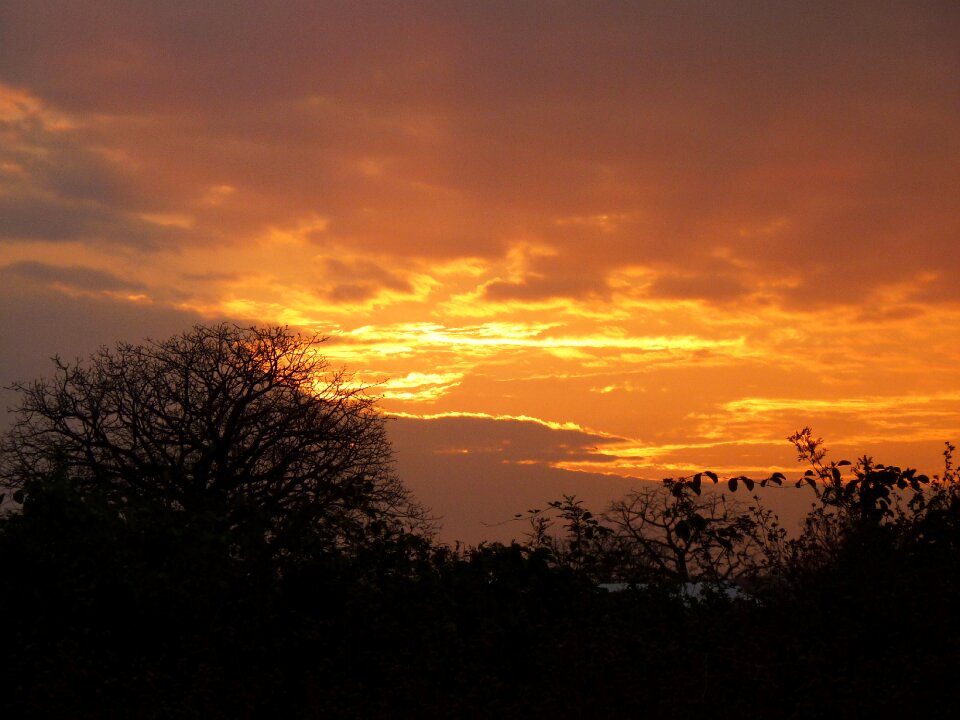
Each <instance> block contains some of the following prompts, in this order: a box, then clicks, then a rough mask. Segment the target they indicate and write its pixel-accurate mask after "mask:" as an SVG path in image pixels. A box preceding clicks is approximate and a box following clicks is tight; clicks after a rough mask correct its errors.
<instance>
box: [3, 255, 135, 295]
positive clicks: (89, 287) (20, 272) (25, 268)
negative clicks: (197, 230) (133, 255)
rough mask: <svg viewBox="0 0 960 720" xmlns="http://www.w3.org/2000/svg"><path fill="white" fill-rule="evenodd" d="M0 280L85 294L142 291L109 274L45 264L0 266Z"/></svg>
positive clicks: (75, 266) (31, 263) (94, 270)
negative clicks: (22, 280)
mask: <svg viewBox="0 0 960 720" xmlns="http://www.w3.org/2000/svg"><path fill="white" fill-rule="evenodd" d="M0 277H18V278H22V279H25V280H33V281H36V282H38V283H40V284H43V285H54V286H60V287H66V288H70V289H74V290H82V291H87V292H104V291H107V292H110V291H127V292H141V291H143V290H145V289H146V287H145V286H144V285H142V284H141V283H138V282H134V281H130V280H124V279H123V278H120V277H117V276H116V275H113V274H112V273H109V272H106V271H104V270H97V269H95V268H89V267H82V266H78V265H47V264H46V263H41V262H34V261H30V260H24V261H21V262H16V263H11V264H10V265H4V266H2V267H0Z"/></svg>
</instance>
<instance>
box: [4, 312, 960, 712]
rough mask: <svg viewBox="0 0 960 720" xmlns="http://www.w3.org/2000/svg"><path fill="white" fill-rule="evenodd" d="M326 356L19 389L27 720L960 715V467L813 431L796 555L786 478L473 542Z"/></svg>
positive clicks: (14, 593)
mask: <svg viewBox="0 0 960 720" xmlns="http://www.w3.org/2000/svg"><path fill="white" fill-rule="evenodd" d="M308 347H310V343H309V342H308V341H305V340H304V339H302V338H298V337H297V336H292V335H290V334H288V333H287V332H286V331H284V330H281V329H272V330H267V331H259V330H251V331H246V330H237V329H235V328H227V327H223V326H221V327H218V328H197V329H195V330H194V331H192V332H191V333H187V334H185V335H183V336H181V337H179V338H174V339H173V340H171V341H167V342H165V343H155V344H151V345H147V346H137V347H132V346H121V347H120V348H119V350H118V351H116V352H113V353H111V352H107V351H104V352H103V353H101V354H100V355H98V356H96V357H95V358H94V359H92V361H91V363H90V364H89V365H87V366H83V367H81V366H73V365H68V364H64V363H58V365H57V374H56V376H55V378H54V379H53V380H46V381H38V382H37V383H33V384H29V385H22V386H18V387H19V390H20V393H21V399H22V406H21V409H20V412H19V413H18V423H17V424H16V425H15V426H14V428H13V429H12V430H11V431H9V432H8V433H7V435H6V436H5V438H4V440H3V444H2V456H0V472H2V477H3V482H4V485H5V486H6V491H7V499H6V504H5V507H6V511H5V513H4V514H3V516H2V518H0V561H2V563H3V565H2V578H3V587H2V592H0V617H2V618H3V622H4V633H3V642H2V645H0V659H2V663H3V666H2V669H0V670H2V671H0V712H2V713H3V716H4V717H72V718H73V717H157V718H161V717H162V718H170V717H196V716H202V717H210V718H217V717H229V718H244V717H470V718H472V717H478V718H485V717H490V718H493V717H497V718H499V717H528V716H531V715H540V716H545V717H556V718H570V717H595V716H598V715H601V714H607V713H623V712H632V713H634V714H636V715H640V714H643V715H646V716H648V717H669V718H682V717H762V716H766V717H791V718H792V717H796V718H800V717H804V718H806V717H816V716H826V715H829V716H834V715H840V714H847V713H851V714H852V713H858V714H868V713H883V715H885V716H887V715H890V714H892V713H898V712H910V713H911V714H917V713H919V712H923V711H926V712H927V713H928V714H929V715H934V716H948V715H950V716H952V713H953V705H954V704H955V703H956V701H957V700H960V689H958V684H957V683H956V682H955V679H954V675H955V667H954V664H955V662H956V659H957V658H958V657H960V622H958V601H960V489H958V483H957V476H956V472H955V470H954V468H953V465H952V463H953V457H952V451H953V447H952V446H950V445H948V446H947V449H946V451H945V453H944V456H945V465H944V469H943V470H942V472H941V473H939V474H938V475H933V476H931V477H927V476H924V475H921V474H919V473H917V472H916V471H914V470H910V469H901V468H898V467H894V466H889V465H882V464H879V463H876V462H874V461H873V460H872V459H870V458H866V457H864V458H861V459H860V460H858V461H857V462H855V463H853V464H851V463H846V462H844V461H840V462H828V461H827V459H826V455H825V453H824V450H823V446H822V443H821V442H820V441H819V440H818V439H815V438H814V436H813V435H812V433H811V432H810V431H809V430H807V429H805V430H803V431H801V432H799V433H797V434H796V435H794V436H793V437H792V438H791V441H792V442H793V443H794V445H795V446H796V447H797V449H798V450H799V453H800V458H801V460H803V461H804V462H805V463H806V465H807V466H808V470H807V471H806V474H805V475H804V476H803V477H802V478H801V479H800V481H799V482H798V485H799V486H800V487H798V488H797V489H796V492H805V493H809V495H810V497H811V499H812V502H813V505H812V508H811V512H810V514H809V515H808V517H807V519H806V522H805V524H804V526H803V529H802V531H801V532H799V533H798V534H795V535H793V536H791V535H789V534H788V533H787V532H786V531H785V530H784V529H783V528H782V527H780V525H779V524H778V522H777V520H776V518H775V517H774V516H773V515H772V514H771V513H770V512H769V511H767V510H765V509H764V508H763V507H762V505H761V504H760V503H759V501H758V500H757V499H755V498H752V496H751V493H752V492H754V491H756V488H757V487H759V486H760V485H769V484H776V485H780V484H783V483H784V481H785V478H784V477H783V476H782V475H779V474H774V475H772V476H771V477H769V478H765V479H751V478H746V477H736V478H722V479H721V478H718V477H717V476H716V475H715V474H713V473H711V472H706V471H705V472H703V473H698V474H696V475H693V476H690V477H684V478H673V479H669V480H666V481H664V482H663V484H659V485H658V484H653V483H650V484H648V485H647V486H646V487H644V488H640V489H638V490H637V491H636V492H634V493H632V494H631V495H629V496H628V497H626V498H624V499H623V500H622V501H620V502H617V503H615V504H614V505H613V506H612V507H611V508H609V509H607V511H605V512H603V513H599V514H595V513H594V512H591V511H590V510H589V509H587V508H585V507H583V505H582V503H581V502H579V501H578V500H577V499H576V498H574V497H565V498H562V499H560V500H558V501H556V502H553V503H551V504H550V505H548V506H547V508H546V509H545V510H543V511H540V510H534V511H530V512H528V513H527V517H523V516H521V517H520V518H519V520H520V521H521V522H522V523H528V528H529V529H528V532H527V534H526V536H525V538H524V539H523V541H521V542H514V543H512V544H510V545H501V544H485V545H480V546H479V547H472V548H449V547H444V546H440V545H438V544H436V543H435V542H433V541H432V539H431V537H430V533H429V528H428V527H427V525H426V523H425V521H424V517H423V513H422V511H420V510H419V509H418V508H417V507H416V505H415V504H414V503H413V502H412V501H411V499H410V498H409V497H408V495H407V494H406V492H405V490H404V489H403V487H402V485H401V484H399V481H398V480H397V479H396V478H395V477H393V475H392V474H391V472H390V470H389V463H388V462H386V458H387V455H386V454H385V452H388V450H389V448H386V447H385V445H384V443H385V440H384V439H383V437H384V436H383V435H382V432H381V431H382V425H381V424H380V423H379V421H378V420H377V416H376V415H375V414H373V413H372V409H371V406H370V403H369V401H368V400H367V399H366V397H365V396H363V395H362V393H359V392H358V391H357V390H351V389H350V387H349V384H348V383H346V382H345V381H344V378H343V377H342V376H334V378H333V379H332V380H331V381H328V382H327V384H321V385H320V386H318V387H319V388H320V389H321V390H323V389H325V390H326V392H319V393H317V392H314V388H313V386H311V392H310V393H307V392H306V391H305V389H304V387H303V386H302V384H301V383H302V381H303V380H304V378H306V377H307V376H301V375H299V374H298V372H297V371H298V368H300V369H302V368H301V367H300V366H299V365H298V363H304V362H309V363H316V362H317V361H316V360H315V359H313V358H314V357H315V356H313V355H311V354H309V353H305V352H304V351H305V349H306V348H308ZM190 353H193V354H192V355H190V358H191V359H190V361H189V362H186V361H185V360H184V358H185V357H187V355H189V354H190ZM134 361H136V362H134ZM311 367H312V372H317V371H323V370H326V368H325V366H322V365H315V364H314V365H312V366H311ZM281 377H285V378H287V379H285V380H282V381H280V380H279V378H281ZM291 378H292V379H291ZM78 379H79V380H82V382H79V381H78ZM310 382H311V383H314V379H311V380H310ZM291 409H293V410H295V411H296V412H294V413H293V415H292V416H291V415H290V412H291ZM291 418H292V420H291ZM324 423H325V424H324ZM188 426H189V427H188ZM318 427H321V428H324V431H323V432H314V431H315V430H317V428H318ZM337 432H339V433H340V434H339V435H337ZM271 440H272V441H273V442H274V443H275V444H274V445H273V446H271V447H272V450H270V451H269V452H267V451H266V450H263V452H261V450H262V449H263V448H265V447H266V446H267V445H268V441H271ZM308 440H309V441H308ZM151 453H152V454H151ZM737 498H746V499H745V500H742V501H741V502H740V503H737V502H734V500H735V499H737ZM611 583H616V585H615V586H614V585H610V584H611ZM607 588H612V589H607ZM732 588H737V592H732V591H731V589H732Z"/></svg>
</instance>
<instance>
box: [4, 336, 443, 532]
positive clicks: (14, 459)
mask: <svg viewBox="0 0 960 720" xmlns="http://www.w3.org/2000/svg"><path fill="white" fill-rule="evenodd" d="M322 341H323V339H322V338H319V337H316V336H313V337H307V336H303V335H300V334H294V333H292V332H290V331H289V330H287V329H286V328H282V327H267V328H256V327H252V328H239V327H235V326H230V325H223V324H221V325H216V326H213V327H203V326H197V327H195V328H193V329H192V330H191V331H188V332H185V333H183V334H182V335H178V336H175V337H172V338H170V339H168V340H165V341H162V342H156V341H148V342H147V343H146V344H142V345H132V344H128V343H120V344H118V345H117V346H116V348H115V349H113V350H110V349H107V348H101V349H100V350H99V351H98V352H97V353H95V354H94V355H92V356H91V358H90V360H89V362H88V363H86V364H83V363H81V362H80V361H77V362H75V363H70V362H65V361H63V360H62V359H60V358H59V357H57V358H54V363H55V368H54V374H53V377H51V378H42V379H39V380H36V381H34V382H29V383H17V384H15V385H13V387H12V389H13V390H15V391H16V392H18V393H19V396H20V402H19V407H18V408H17V409H16V410H15V413H16V416H17V419H16V422H15V424H14V425H13V426H12V428H11V429H10V430H9V431H8V432H7V433H6V435H5V436H4V437H3V438H2V440H0V483H2V484H3V485H4V486H6V487H7V488H12V489H20V490H23V489H24V488H25V486H26V484H27V483H29V481H30V479H31V478H36V477H38V476H43V475H44V474H50V473H55V472H59V473H65V474H66V475H67V476H68V477H69V478H70V479H71V481H72V482H73V483H75V484H76V485H77V486H78V487H81V488H97V489H99V490H105V491H108V492H109V493H111V496H112V498H113V500H114V501H115V502H116V503H117V504H118V505H120V506H121V507H122V506H124V505H126V504H129V503H130V502H131V501H134V500H138V499H144V498H146V499H151V500H155V501H159V502H161V503H163V504H165V505H167V506H168V507H170V508H173V509H178V510H182V511H185V512H188V513H193V514H196V513H208V514H212V515H215V516H217V517H220V518H222V520H223V521H224V522H226V523H227V524H228V525H229V526H236V525H237V524H240V523H244V522H249V521H250V520H251V518H256V519H257V521H259V522H262V523H263V524H264V526H265V527H266V528H268V530H267V532H277V531H278V530H279V528H281V527H282V526H284V525H290V524H296V525H297V526H298V527H300V528H304V527H313V528H317V527H324V528H326V529H327V530H329V531H330V532H331V533H332V536H338V537H340V538H341V539H342V538H343V537H346V536H347V535H349V534H350V533H353V534H354V535H356V534H358V533H359V534H362V533H364V532H365V531H367V530H369V529H370V528H371V527H373V526H376V527H377V528H378V529H379V530H380V531H382V530H383V529H384V527H385V526H391V527H408V528H409V527H422V526H423V519H424V515H423V511H422V510H421V508H420V507H418V506H417V505H416V503H414V502H413V501H412V499H411V497H410V494H409V493H408V491H407V490H406V489H405V488H404V487H403V485H402V484H401V482H400V480H399V479H398V477H397V476H396V474H395V472H394V470H393V465H392V458H391V449H390V445H389V443H388V440H387V438H386V434H385V429H384V418H383V416H382V415H381V414H380V413H379V412H377V410H376V408H375V405H374V402H375V401H374V398H372V397H370V396H369V395H368V394H366V393H365V392H364V390H363V389H362V388H360V387H357V386H355V385H353V384H351V383H350V378H349V377H348V376H347V375H345V374H344V373H343V372H342V371H334V370H331V368H330V366H329V364H328V363H327V362H326V360H325V359H324V358H323V357H322V356H321V355H320V354H319V353H318V351H317V345H318V344H319V343H321V342H322Z"/></svg>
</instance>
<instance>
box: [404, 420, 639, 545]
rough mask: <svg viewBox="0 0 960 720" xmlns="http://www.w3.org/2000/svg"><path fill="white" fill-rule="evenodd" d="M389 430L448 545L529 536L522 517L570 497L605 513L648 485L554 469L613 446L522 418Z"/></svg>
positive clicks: (407, 477) (423, 423)
mask: <svg viewBox="0 0 960 720" xmlns="http://www.w3.org/2000/svg"><path fill="white" fill-rule="evenodd" d="M388 432H389V435H390V439H391V442H392V443H393V446H394V450H395V452H396V460H397V469H398V471H399V472H400V474H401V477H403V479H404V482H405V483H407V485H408V486H409V487H410V488H411V489H412V490H413V492H414V493H415V494H416V496H417V497H418V498H419V499H420V500H421V501H422V502H424V503H425V504H426V505H428V506H430V507H431V509H432V510H433V512H434V514H436V515H437V516H439V518H440V521H441V533H440V537H441V539H442V540H444V541H447V542H454V541H456V540H461V541H464V542H468V543H478V542H480V541H482V540H487V541H490V540H502V541H508V540H510V539H512V538H522V537H523V535H524V533H525V532H527V531H528V530H529V526H528V525H527V524H525V523H524V522H523V521H522V520H521V521H515V520H513V517H514V515H516V514H517V513H525V512H526V511H527V510H529V509H533V508H541V509H542V508H546V507H547V503H549V502H550V501H552V500H557V499H559V498H561V497H563V496H564V495H576V496H577V497H578V498H581V499H583V500H585V501H586V503H587V506H588V507H590V508H592V509H594V510H603V509H605V508H606V507H607V506H608V505H609V504H610V503H611V502H612V501H613V500H617V499H619V498H621V497H623V495H625V494H626V493H627V492H628V491H629V490H630V489H631V488H632V487H636V486H637V485H638V484H642V483H643V482H644V481H642V480H638V479H636V478H621V477H613V476H608V475H601V474H597V473H582V472H571V471H568V470H562V469H558V468H555V467H552V466H550V465H549V464H548V463H549V462H551V461H560V460H573V459H582V458H586V457H590V458H593V459H597V457H598V456H597V455H596V454H595V453H593V452H592V451H591V448H593V447H595V446H597V445H599V444H603V443H605V442H610V441H611V440H610V439H609V438H606V437H601V436H596V435H593V434H591V433H586V432H581V431H572V430H553V429H550V428H548V427H545V426H543V425H540V424H538V423H534V422H520V421H516V420H494V419H484V418H438V419H433V420H417V419H411V418H400V419H396V420H393V421H391V422H390V423H389V424H388ZM461 450H467V452H459V451H461ZM524 460H526V461H529V460H533V461H534V462H532V463H530V462H524V463H522V464H521V462H520V461H524Z"/></svg>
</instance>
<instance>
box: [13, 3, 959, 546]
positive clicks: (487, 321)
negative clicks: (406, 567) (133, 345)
mask: <svg viewBox="0 0 960 720" xmlns="http://www.w3.org/2000/svg"><path fill="white" fill-rule="evenodd" d="M958 271H960V3H957V2H955V1H954V0H947V1H945V2H882V1H877V2H836V1H833V2H769V1H767V0H763V1H757V2H747V1H740V2H723V1H718V0H709V1H704V2H680V1H678V2H632V3H626V2H618V3H605V2H521V1H520V0H512V1H510V2H493V1H489V2H488V1H485V2H480V1H476V2H452V1H451V2H435V3H419V2H375V3H364V2H328V3H317V2H284V3H276V4H274V3H264V2H259V1H257V2H254V1H250V2H229V3H228V2H196V1H195V0H191V1H190V2H173V1H169V0H168V1H167V2H163V3H158V2H119V3H118V2H106V1H98V2H86V3H84V2H62V3H58V2H42V1H40V0H31V1H30V2H4V3H2V5H0V310H2V312H0V382H2V384H8V383H9V382H11V381H13V380H18V379H21V380H22V379H30V378H33V377H35V376H37V375H42V374H45V373H48V372H49V368H50V365H49V361H48V360H47V358H49V356H51V355H52V354H54V353H57V352H59V353H61V354H64V355H67V356H68V357H72V356H74V355H81V356H82V355H87V354H89V353H90V352H91V351H93V350H94V349H96V347H97V346H98V345H100V344H102V343H106V344H112V343H113V342H114V341H116V340H119V339H125V340H140V339H142V338H144V337H146V336H152V337H157V338H163V337H165V336H166V335H169V334H172V333H174V332H178V331H180V330H184V329H187V328H189V327H190V326H191V325H193V324H194V323H196V322H211V321H218V320H229V321H235V322H239V323H246V324H250V323H253V322H257V323H281V324H289V325H291V326H294V327H296V328H301V329H304V330H306V331H316V332H320V333H322V334H324V335H327V336H329V340H328V341H327V343H326V344H325V345H324V346H323V351H324V352H325V354H326V355H327V357H328V358H329V359H330V361H331V362H332V363H333V364H334V365H335V366H346V367H347V368H348V369H349V370H352V371H354V372H356V373H357V375H358V377H359V378H360V379H361V380H362V381H364V382H367V383H371V384H375V385H376V387H375V388H374V390H373V392H375V393H377V394H380V395H382V396H383V399H382V401H381V403H380V404H381V407H382V408H383V409H384V410H386V411H388V412H390V413H392V414H395V415H396V416H398V417H399V419H398V420H396V421H394V422H392V423H391V434H392V437H393V440H394V444H395V448H396V451H397V459H398V467H399V470H400V471H401V474H402V476H403V478H404V480H405V481H406V482H407V483H408V485H409V486H410V487H411V488H413V490H414V491H415V492H416V493H417V495H418V496H419V497H421V499H422V500H423V501H424V502H425V503H426V504H428V505H430V506H432V508H433V510H434V512H435V513H436V514H437V515H438V516H440V517H441V518H442V522H443V524H444V531H443V533H444V534H443V537H445V538H446V539H453V538H462V539H465V540H468V541H471V542H476V541H478V540H480V539H481V538H483V537H503V536H509V535H511V534H516V533H518V532H522V531H523V528H518V527H513V526H511V525H509V524H508V525H507V526H503V525H496V524H497V523H500V522H502V521H505V520H508V519H509V518H510V517H511V516H512V515H513V513H515V512H523V511H525V510H526V509H527V508H528V507H532V506H533V505H534V504H539V506H542V505H543V503H544V502H546V501H547V500H550V499H554V498H556V497H558V496H559V495H560V494H561V493H571V492H575V493H577V494H578V495H580V496H582V497H585V498H587V499H588V500H589V501H590V502H591V504H592V505H595V506H597V507H599V506H602V505H603V504H604V503H605V502H607V501H608V500H611V499H614V498H615V497H617V496H619V495H620V494H622V493H623V492H625V491H626V490H628V489H629V488H630V487H631V486H636V485H637V483H638V482H640V481H641V480H642V479H660V478H662V477H665V476H668V475H678V474H684V473H688V472H692V471H697V470H701V469H713V470H716V471H717V472H720V473H725V474H740V473H741V472H743V473H747V474H755V475H761V474H763V473H769V472H770V471H771V470H773V469H778V470H782V471H785V472H789V473H793V474H794V475H795V474H796V473H797V472H799V471H800V470H802V469H803V468H802V467H800V466H798V465H797V463H796V457H795V452H794V451H793V450H792V449H791V447H790V445H789V443H787V442H786V441H785V438H786V437H787V436H788V435H790V434H791V433H792V432H794V431H795V430H797V429H799V428H801V427H803V426H804V425H810V426H812V427H813V429H814V431H815V433H816V434H818V435H822V436H823V437H824V438H825V439H826V440H827V441H828V442H827V445H828V447H829V448H830V449H831V452H832V456H833V457H836V458H837V459H839V458H841V457H844V456H850V457H851V459H853V456H856V455H859V454H863V453H864V452H867V453H870V454H873V455H875V456H876V457H877V459H878V460H882V461H887V462H893V463H897V464H904V465H911V466H920V467H921V468H922V469H924V470H926V471H929V472H936V471H937V470H938V469H939V468H940V467H941V462H942V458H941V456H940V453H941V451H942V449H943V442H944V441H945V440H954V441H956V440H960V282H958V280H960V272H958ZM4 400H5V401H6V403H7V404H9V403H10V402H12V400H11V396H10V394H9V393H7V394H5V395H4ZM807 500H808V498H807V499H804V500H803V501H802V502H804V503H805V502H807ZM484 523H486V524H484ZM489 525H493V526H494V527H489Z"/></svg>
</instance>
